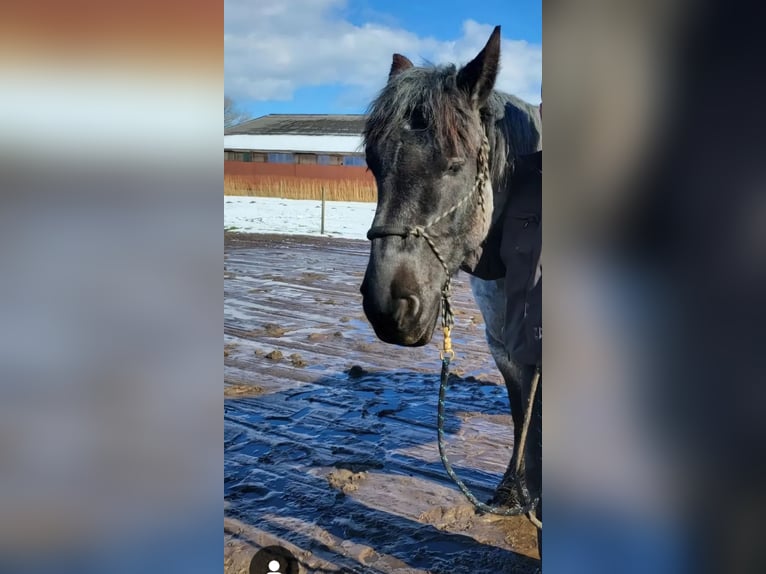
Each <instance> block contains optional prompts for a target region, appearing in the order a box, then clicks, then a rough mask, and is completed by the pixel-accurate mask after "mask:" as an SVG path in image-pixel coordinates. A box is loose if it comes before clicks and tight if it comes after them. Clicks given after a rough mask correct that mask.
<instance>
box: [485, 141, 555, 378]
mask: <svg viewBox="0 0 766 574" xmlns="http://www.w3.org/2000/svg"><path fill="white" fill-rule="evenodd" d="M542 174H543V152H542V151H538V152H536V153H533V154H530V155H526V156H521V157H519V158H517V159H516V161H515V165H514V171H513V176H512V182H511V185H510V186H509V189H511V190H512V193H511V194H509V196H508V197H507V198H505V205H504V206H502V207H501V209H500V214H499V216H498V217H496V218H495V222H494V224H493V225H492V228H491V229H490V232H489V235H488V236H487V239H486V241H485V243H484V246H483V250H482V254H481V257H480V259H479V262H478V264H477V265H476V267H475V268H474V269H473V270H472V271H471V273H472V274H473V275H475V276H477V277H479V278H481V279H500V278H502V277H504V278H505V300H506V317H505V348H506V350H507V352H508V354H509V355H510V356H511V357H512V358H513V359H514V360H515V361H518V362H520V363H523V364H527V365H540V364H541V363H542V338H543V327H542V325H543V321H542V236H543V230H542Z"/></svg>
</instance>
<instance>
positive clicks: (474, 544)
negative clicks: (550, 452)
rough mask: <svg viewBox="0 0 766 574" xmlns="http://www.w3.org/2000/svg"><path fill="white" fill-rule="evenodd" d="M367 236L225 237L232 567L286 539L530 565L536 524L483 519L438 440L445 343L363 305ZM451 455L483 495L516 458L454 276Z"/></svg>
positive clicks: (315, 556)
mask: <svg viewBox="0 0 766 574" xmlns="http://www.w3.org/2000/svg"><path fill="white" fill-rule="evenodd" d="M367 253H368V244H367V242H363V241H353V240H341V239H326V238H303V237H295V236H292V237H288V236H267V235H247V236H246V235H236V234H229V235H227V236H226V240H225V269H224V297H225V301H224V365H225V366H224V411H225V428H224V433H225V436H224V440H225V463H224V464H225V478H224V481H225V482H224V565H225V572H227V573H231V574H234V573H247V572H248V567H249V563H250V559H251V557H252V555H253V554H254V553H255V552H256V551H257V550H258V549H259V548H261V547H263V546H269V545H274V544H277V545H281V546H283V547H285V548H287V549H288V550H290V551H291V552H292V553H293V554H294V555H295V556H296V557H298V558H299V560H300V562H301V564H302V567H303V570H304V571H306V572H359V573H363V572H370V573H393V572H396V573H405V572H406V573H415V572H434V573H445V574H446V573H450V574H459V573H462V572H465V573H469V572H470V573H471V574H480V573H485V572H486V573H497V572H510V573H520V574H521V573H527V572H533V571H534V570H535V569H536V567H537V565H538V564H539V563H538V562H537V560H536V558H537V557H538V555H537V547H536V532H535V529H534V528H533V527H532V526H531V524H529V522H528V521H527V520H526V519H525V518H523V517H512V518H504V517H494V516H480V515H478V514H477V513H475V512H474V510H473V507H472V506H471V505H470V503H469V502H468V501H467V500H466V499H465V498H464V497H463V496H462V494H460V492H459V491H458V490H457V488H456V487H455V486H454V485H453V484H452V482H451V481H450V479H449V477H447V475H446V473H445V471H444V469H443V468H442V465H441V462H440V461H439V456H438V450H437V446H436V399H437V392H438V382H439V381H438V371H439V364H440V363H439V356H438V351H437V347H436V343H437V342H436V340H434V341H433V342H432V344H430V345H427V346H425V347H421V348H418V349H405V348H400V347H394V346H390V345H386V344H384V343H382V342H380V341H378V340H377V339H376V338H375V335H374V333H373V331H372V329H371V327H370V326H369V325H368V323H367V321H366V320H365V318H364V314H363V312H362V307H361V296H360V295H359V285H360V284H361V281H362V276H363V273H364V268H365V265H366V262H367ZM454 292H455V296H454V308H455V309H456V323H457V325H456V330H455V333H454V339H455V341H454V342H455V348H456V351H457V353H458V357H457V361H456V363H455V371H456V372H457V374H458V375H459V376H458V378H457V379H456V380H455V381H454V382H453V383H452V385H451V387H450V390H449V392H448V397H447V399H448V405H447V414H448V423H447V428H446V431H447V434H448V438H449V455H450V459H451V461H452V462H453V465H454V467H455V469H456V471H457V472H458V474H459V476H461V478H463V480H464V481H465V482H466V483H467V484H469V485H470V486H471V487H472V488H473V489H474V490H475V492H476V493H477V495H478V496H479V498H482V499H487V498H489V496H490V494H491V491H492V490H493V489H494V487H495V486H496V485H497V483H498V482H499V480H500V477H501V476H502V474H503V471H504V470H505V467H506V465H507V463H508V460H509V459H510V456H511V449H512V446H513V434H512V429H511V418H510V415H509V414H508V399H507V395H506V391H505V387H504V386H503V385H502V381H501V379H500V377H499V375H498V374H497V373H496V371H495V370H494V368H493V363H492V359H491V357H490V355H489V352H488V350H487V347H486V344H485V342H484V339H483V329H484V327H483V323H482V321H481V316H480V314H479V312H478V310H477V308H476V305H475V304H474V302H473V299H472V297H471V294H470V289H469V287H468V281H467V278H466V277H465V276H464V275H463V276H460V277H459V278H458V279H457V280H456V281H455V283H454Z"/></svg>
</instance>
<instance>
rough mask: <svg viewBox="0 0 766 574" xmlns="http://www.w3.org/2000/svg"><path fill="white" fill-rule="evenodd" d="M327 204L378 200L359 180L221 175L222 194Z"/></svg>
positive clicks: (368, 186) (373, 185) (369, 184)
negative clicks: (319, 201)
mask: <svg viewBox="0 0 766 574" xmlns="http://www.w3.org/2000/svg"><path fill="white" fill-rule="evenodd" d="M323 188H324V191H325V199H326V200H327V201H368V202H375V201H377V200H378V195H377V190H376V188H375V184H374V183H372V182H370V183H368V182H365V181H359V180H342V179H341V180H334V179H309V178H303V177H275V176H261V177H257V178H249V177H238V176H233V175H225V176H224V177H223V193H224V195H245V196H257V197H280V198H284V199H322V189H323Z"/></svg>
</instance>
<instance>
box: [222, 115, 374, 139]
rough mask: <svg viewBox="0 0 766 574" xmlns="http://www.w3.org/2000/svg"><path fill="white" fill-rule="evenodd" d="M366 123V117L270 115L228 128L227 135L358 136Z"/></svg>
mask: <svg viewBox="0 0 766 574" xmlns="http://www.w3.org/2000/svg"><path fill="white" fill-rule="evenodd" d="M364 120H365V116H364V115H363V114H338V115H328V114H269V115H267V116H261V117H260V118H256V119H254V120H250V121H249V122H245V123H243V124H240V125H238V126H235V127H233V128H229V129H228V130H226V131H225V132H224V135H227V136H228V135H302V136H324V135H334V136H358V135H361V133H362V130H363V129H364Z"/></svg>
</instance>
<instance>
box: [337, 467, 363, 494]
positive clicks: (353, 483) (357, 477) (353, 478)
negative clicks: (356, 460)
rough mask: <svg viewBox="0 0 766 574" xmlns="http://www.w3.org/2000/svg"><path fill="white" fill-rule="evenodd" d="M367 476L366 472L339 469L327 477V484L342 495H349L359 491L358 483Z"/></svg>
mask: <svg viewBox="0 0 766 574" xmlns="http://www.w3.org/2000/svg"><path fill="white" fill-rule="evenodd" d="M366 476H367V473H366V472H352V471H350V470H346V469H345V468H339V469H337V470H334V471H332V472H331V473H330V474H328V475H327V483H328V484H329V485H330V486H331V487H332V488H334V489H336V490H340V491H341V492H342V493H343V494H349V493H351V492H355V491H357V490H359V483H360V482H362V480H364V479H365V478H366Z"/></svg>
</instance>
